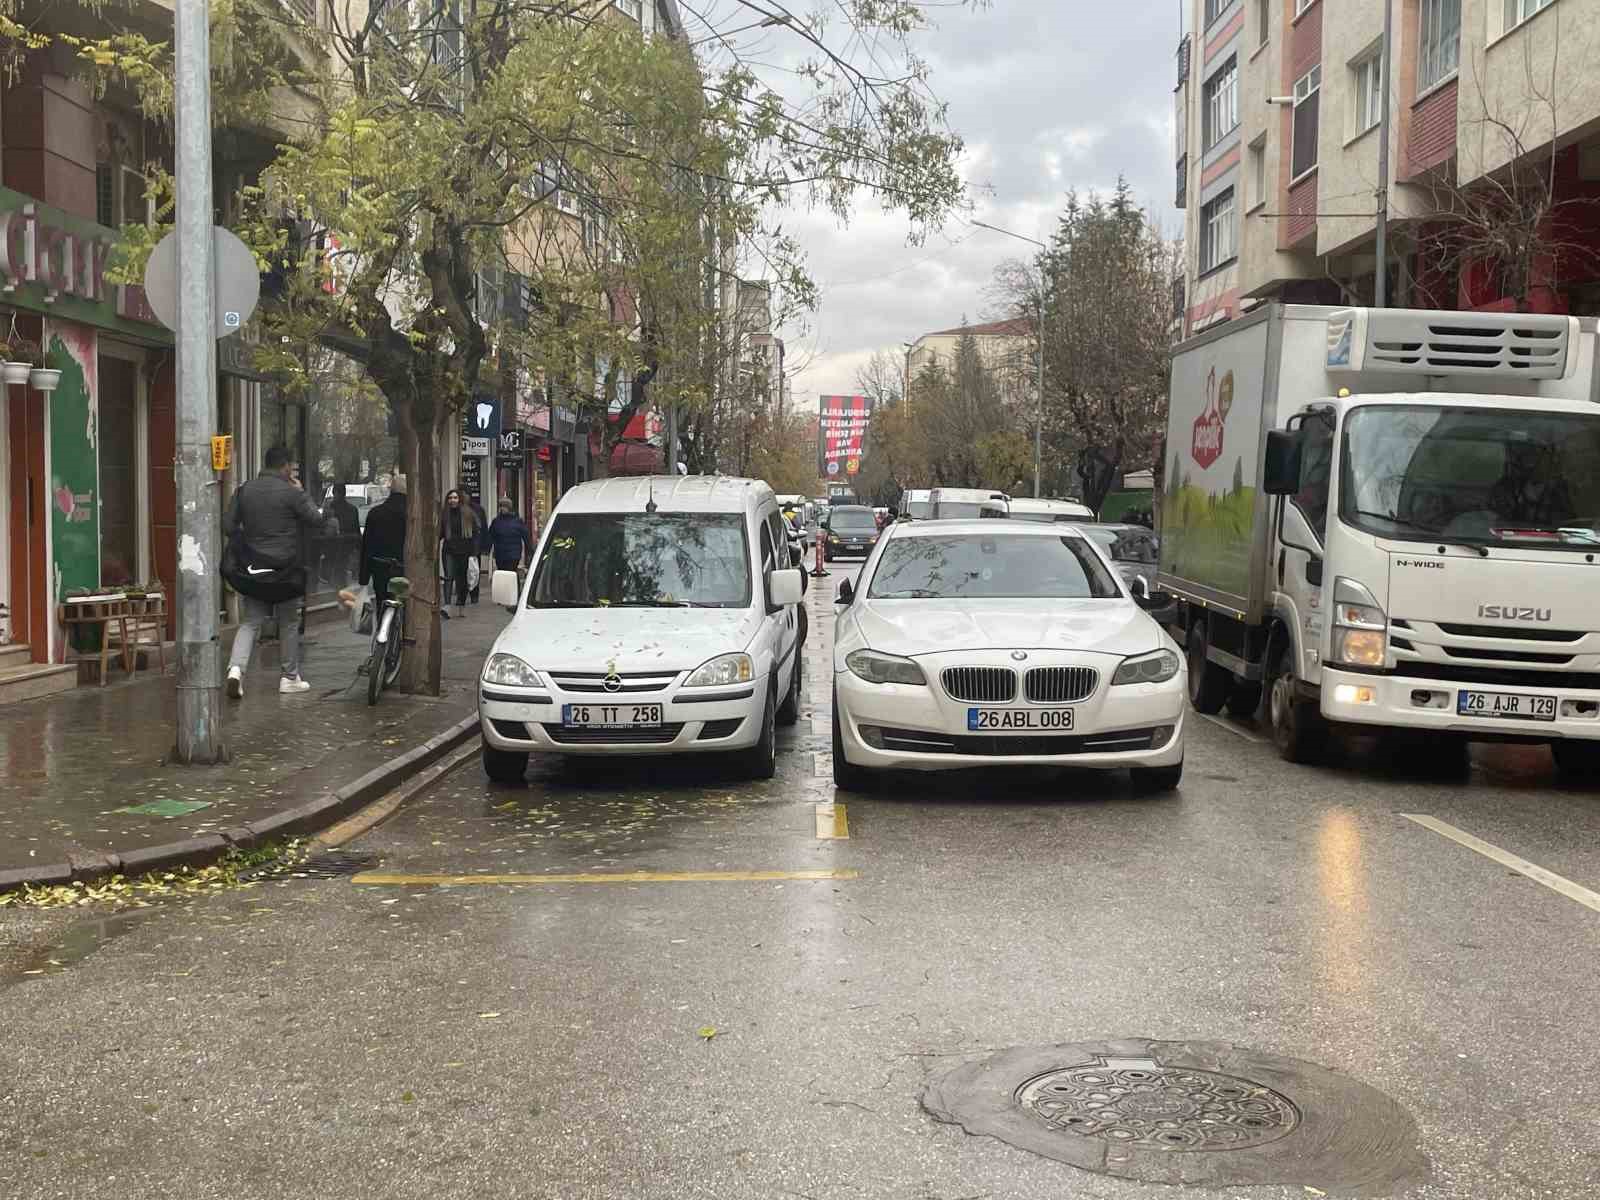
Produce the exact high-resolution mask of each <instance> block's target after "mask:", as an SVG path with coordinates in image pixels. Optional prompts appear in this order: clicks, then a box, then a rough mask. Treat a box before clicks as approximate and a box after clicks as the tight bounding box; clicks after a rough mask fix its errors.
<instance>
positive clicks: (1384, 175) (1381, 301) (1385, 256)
mask: <svg viewBox="0 0 1600 1200" xmlns="http://www.w3.org/2000/svg"><path fill="white" fill-rule="evenodd" d="M1393 42H1394V0H1383V53H1382V55H1381V56H1380V57H1379V60H1378V61H1379V62H1381V63H1382V64H1383V65H1382V66H1381V67H1379V70H1380V71H1382V72H1383V78H1382V79H1381V80H1379V81H1378V82H1379V86H1380V87H1381V88H1382V89H1383V96H1382V98H1381V99H1380V100H1379V102H1378V196H1377V200H1378V229H1377V243H1378V244H1377V253H1378V264H1377V268H1376V270H1375V271H1374V274H1373V288H1372V303H1373V307H1375V308H1384V307H1386V306H1387V305H1388V302H1389V295H1388V293H1389V68H1390V65H1391V63H1392V62H1393V61H1394V55H1393V53H1392V51H1391V47H1392V45H1393Z"/></svg>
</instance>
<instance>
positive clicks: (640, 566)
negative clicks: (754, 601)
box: [528, 512, 750, 608]
mask: <svg viewBox="0 0 1600 1200" xmlns="http://www.w3.org/2000/svg"><path fill="white" fill-rule="evenodd" d="M749 604H750V552H749V545H748V542H747V540H746V538H745V535H744V518H743V517H741V516H739V515H738V514H737V513H642V512H632V513H572V514H566V515H558V516H557V517H556V523H555V527H554V528H553V529H551V531H550V537H549V539H548V541H547V542H546V544H545V548H544V553H543V555H541V556H540V558H539V565H538V567H536V568H535V571H534V578H533V586H532V587H531V588H529V589H528V607H530V608H611V607H621V608H627V607H636V608H746V607H748V606H749Z"/></svg>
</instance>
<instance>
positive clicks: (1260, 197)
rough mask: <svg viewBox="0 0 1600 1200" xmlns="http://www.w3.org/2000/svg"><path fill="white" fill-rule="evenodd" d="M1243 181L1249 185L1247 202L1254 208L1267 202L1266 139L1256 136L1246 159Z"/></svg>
mask: <svg viewBox="0 0 1600 1200" xmlns="http://www.w3.org/2000/svg"><path fill="white" fill-rule="evenodd" d="M1245 165H1246V170H1245V182H1246V185H1247V186H1248V187H1249V189H1250V190H1249V194H1248V199H1247V204H1248V205H1249V207H1250V208H1256V207H1258V206H1260V205H1262V204H1265V203H1266V202H1267V139H1266V138H1264V137H1261V138H1257V139H1256V140H1255V141H1254V142H1252V143H1251V145H1250V156H1249V158H1248V159H1246V163H1245Z"/></svg>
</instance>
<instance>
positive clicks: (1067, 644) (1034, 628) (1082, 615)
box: [855, 599, 1165, 658]
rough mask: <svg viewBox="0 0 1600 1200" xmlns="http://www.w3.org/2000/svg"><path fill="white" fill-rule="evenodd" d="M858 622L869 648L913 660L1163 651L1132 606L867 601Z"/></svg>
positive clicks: (1156, 630)
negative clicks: (997, 653) (977, 653)
mask: <svg viewBox="0 0 1600 1200" xmlns="http://www.w3.org/2000/svg"><path fill="white" fill-rule="evenodd" d="M855 619H856V622H857V624H858V625H859V626H860V629H861V633H862V636H863V637H864V638H865V640H866V644H867V645H868V646H870V647H872V648H873V649H874V650H882V651H883V652H884V653H885V654H899V655H904V656H905V657H908V658H910V657H915V656H916V655H919V654H939V653H943V652H946V651H952V650H987V649H990V648H995V649H1006V650H1013V649H1014V650H1077V651H1081V652H1085V653H1090V654H1117V655H1129V654H1142V653H1144V652H1146V651H1149V650H1155V649H1157V648H1158V647H1160V646H1162V645H1164V644H1165V638H1164V637H1163V636H1162V633H1161V627H1160V626H1159V625H1157V624H1156V623H1155V622H1154V621H1153V620H1151V619H1150V617H1148V616H1146V615H1145V614H1144V613H1143V612H1142V611H1140V609H1139V607H1138V606H1137V605H1135V604H1134V603H1133V602H1132V601H1131V600H1123V599H1116V600H868V601H864V602H863V603H862V604H861V605H860V606H859V608H858V609H857V610H856V613H855Z"/></svg>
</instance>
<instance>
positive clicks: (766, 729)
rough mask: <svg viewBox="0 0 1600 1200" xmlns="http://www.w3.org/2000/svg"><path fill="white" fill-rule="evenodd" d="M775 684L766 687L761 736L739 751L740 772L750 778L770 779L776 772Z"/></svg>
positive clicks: (776, 704) (776, 726)
mask: <svg viewBox="0 0 1600 1200" xmlns="http://www.w3.org/2000/svg"><path fill="white" fill-rule="evenodd" d="M776 686H777V685H776V684H774V685H773V686H771V687H768V688H767V702H766V704H765V705H764V706H763V707H762V709H761V737H760V739H759V740H758V741H757V742H756V744H755V745H754V746H751V747H750V749H748V750H741V751H739V766H740V768H741V770H742V773H743V774H745V775H748V776H749V777H750V778H751V779H771V778H772V777H773V776H774V775H776V774H777V773H778V722H777V708H778V697H777V696H775V695H774V694H773V693H774V691H775V689H776Z"/></svg>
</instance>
